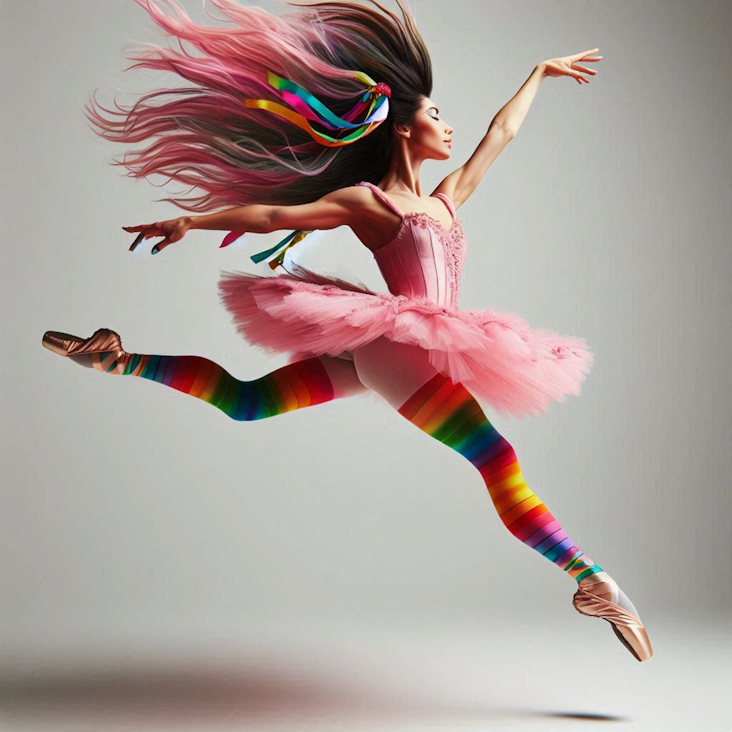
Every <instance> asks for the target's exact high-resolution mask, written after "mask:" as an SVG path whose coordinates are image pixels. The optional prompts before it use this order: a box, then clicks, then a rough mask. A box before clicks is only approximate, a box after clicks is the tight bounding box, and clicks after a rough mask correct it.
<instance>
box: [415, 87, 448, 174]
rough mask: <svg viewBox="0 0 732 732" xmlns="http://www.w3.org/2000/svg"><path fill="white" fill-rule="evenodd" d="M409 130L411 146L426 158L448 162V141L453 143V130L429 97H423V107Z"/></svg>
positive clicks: (418, 111)
mask: <svg viewBox="0 0 732 732" xmlns="http://www.w3.org/2000/svg"><path fill="white" fill-rule="evenodd" d="M407 129H408V130H409V132H410V135H409V138H408V140H409V146H410V147H412V148H413V149H415V150H417V151H419V153H421V155H423V156H424V158H431V159H433V160H447V158H449V157H450V143H449V142H448V140H449V141H452V133H453V129H452V127H450V125H449V124H447V122H445V120H444V118H443V117H442V115H441V114H440V109H439V107H438V106H437V105H436V104H435V103H434V102H433V101H432V100H431V99H430V98H429V97H423V99H422V105H421V107H420V108H419V109H418V110H417V113H416V114H415V115H414V120H413V121H412V123H411V124H410V125H407Z"/></svg>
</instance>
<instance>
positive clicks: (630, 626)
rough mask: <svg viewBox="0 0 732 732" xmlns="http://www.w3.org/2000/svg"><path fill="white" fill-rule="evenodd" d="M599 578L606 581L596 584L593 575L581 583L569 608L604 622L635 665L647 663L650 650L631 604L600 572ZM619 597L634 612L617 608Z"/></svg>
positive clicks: (651, 653) (609, 578)
mask: <svg viewBox="0 0 732 732" xmlns="http://www.w3.org/2000/svg"><path fill="white" fill-rule="evenodd" d="M602 574H603V577H607V579H602V580H598V579H597V578H596V577H595V575H590V576H589V577H585V578H584V579H581V580H580V581H579V583H578V585H579V586H578V588H577V592H575V594H574V597H573V598H572V604H573V605H574V607H575V609H576V610H577V611H578V612H580V613H582V615H589V616H590V617H595V618H602V619H603V620H607V621H608V623H610V625H611V626H612V629H613V631H614V632H615V635H616V636H617V637H618V639H619V640H620V642H621V643H622V644H623V645H624V646H625V647H626V648H627V649H628V650H629V651H630V652H631V653H632V654H633V656H634V657H635V658H636V659H637V660H638V661H647V660H648V659H649V658H650V657H651V656H652V655H653V649H652V648H651V641H650V640H649V639H648V634H647V633H646V629H645V627H644V626H643V623H642V622H641V619H640V617H639V616H638V613H637V611H636V610H635V607H634V606H633V603H631V602H630V600H628V599H627V598H625V597H624V593H623V592H622V591H621V590H620V588H619V587H618V585H617V583H616V582H615V581H614V580H613V579H612V578H611V577H610V576H609V575H607V574H606V573H604V572H603V573H602ZM621 596H622V597H623V598H624V599H625V604H626V605H630V607H631V608H633V610H634V611H635V612H631V611H630V610H629V609H626V608H625V607H623V606H622V605H621V604H618V603H619V600H621Z"/></svg>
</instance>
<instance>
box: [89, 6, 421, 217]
mask: <svg viewBox="0 0 732 732" xmlns="http://www.w3.org/2000/svg"><path fill="white" fill-rule="evenodd" d="M395 1H396V3H397V4H398V6H399V9H400V10H401V12H402V18H399V17H398V16H397V15H396V14H394V13H392V12H390V11H389V10H387V9H386V8H384V7H383V6H382V5H380V4H379V3H378V2H376V0H368V2H369V3H371V4H372V5H374V6H376V8H377V9H374V8H372V7H371V6H365V5H362V4H359V3H357V2H344V1H339V2H336V1H332V2H305V3H296V2H289V1H288V0H280V2H283V3H284V4H286V5H291V6H296V7H298V8H300V10H298V11H295V12H288V13H286V14H283V15H281V16H277V15H273V14H271V13H269V12H266V11H265V10H263V9H262V8H258V7H251V6H244V5H241V4H239V3H238V2H236V0H211V2H212V4H213V5H214V6H216V7H217V8H218V9H219V10H221V12H222V13H223V14H224V16H225V18H223V19H217V18H215V16H212V15H210V14H208V12H207V14H208V15H209V17H211V18H214V19H216V20H223V22H224V23H229V24H230V26H229V27H213V26H205V25H198V24H196V23H194V22H192V21H191V19H190V17H189V16H188V15H187V14H186V12H185V10H184V9H183V8H182V7H180V5H179V4H178V3H177V2H176V0H160V2H161V3H162V4H163V5H164V6H165V7H166V8H169V9H170V10H172V11H173V14H168V13H165V12H163V10H162V9H161V8H159V7H158V6H157V5H156V4H155V2H154V1H153V0H135V2H137V3H138V4H139V5H140V6H142V7H143V8H144V9H145V10H146V11H147V12H148V13H149V15H150V16H151V17H152V19H153V20H154V21H155V23H156V24H157V25H158V26H160V28H162V29H163V30H164V31H165V34H164V35H167V36H169V37H172V38H174V39H176V40H177V41H178V45H179V49H175V48H168V47H160V46H156V45H154V44H143V45H142V47H140V48H139V49H135V53H134V55H128V58H129V59H130V60H131V61H134V62H136V63H134V64H133V65H132V66H130V67H128V68H127V69H124V71H129V70H130V69H134V68H138V67H142V68H148V69H155V70H163V71H172V72H174V73H175V74H177V75H179V76H180V77H182V78H183V79H185V80H186V81H187V82H189V83H190V84H191V85H189V86H185V87H182V88H180V87H179V88H164V89H160V90H157V91H153V92H150V93H147V94H144V95H142V96H140V98H139V99H138V100H137V101H136V102H135V103H134V104H133V106H132V107H131V108H129V109H126V108H125V107H123V106H121V105H119V104H118V103H117V100H116V98H115V101H114V107H115V109H107V108H105V107H103V106H101V105H99V104H98V103H97V101H96V90H95V91H94V92H93V93H92V95H91V98H90V101H89V102H88V103H87V105H86V106H85V114H86V116H87V119H88V120H89V121H90V122H91V123H92V125H93V128H94V129H95V131H96V132H97V133H98V134H99V136H100V137H102V138H104V139H107V140H111V141H115V142H122V143H141V142H147V143H149V144H147V146H146V147H144V149H141V150H135V151H132V152H128V153H125V155H124V156H123V158H122V160H121V161H117V160H115V161H114V162H113V163H112V165H121V166H123V167H124V168H126V169H127V171H128V173H127V175H128V176H131V177H134V178H137V179H139V178H144V177H147V176H150V175H151V174H159V175H163V176H165V177H166V178H168V180H169V181H170V180H175V181H178V182H181V183H183V184H185V185H188V186H190V189H189V191H188V192H191V191H193V190H194V189H195V188H198V189H200V190H202V191H204V193H203V195H200V196H195V197H190V198H182V197H167V198H162V199H158V200H161V201H168V202H171V203H174V204H175V205H177V206H179V207H180V208H183V209H185V210H187V211H195V212H206V211H212V210H217V209H219V208H221V207H230V206H238V205H245V204H251V203H264V204H280V205H293V204H299V203H308V202H310V201H313V200H316V199H317V198H320V197H321V196H323V195H325V194H327V193H329V192H331V191H333V190H336V189H338V188H343V187H345V186H349V185H353V184H354V183H356V182H358V181H360V180H367V181H370V182H373V183H376V182H378V181H379V180H380V179H381V178H382V177H383V175H384V173H385V172H386V170H387V169H388V167H389V164H390V159H391V154H392V149H393V144H394V130H393V125H395V124H400V123H406V124H408V123H410V122H411V121H412V119H413V117H414V114H415V112H416V111H417V109H418V108H419V106H420V104H421V101H422V97H425V96H427V97H428V96H430V95H431V93H432V64H431V60H430V55H429V53H428V50H427V47H426V46H425V43H424V41H423V40H422V37H421V36H420V34H419V31H418V30H417V27H416V24H415V21H414V18H413V16H412V15H411V13H410V11H409V8H408V7H407V5H406V4H405V3H406V2H407V0H395ZM204 3H205V0H204ZM184 43H187V44H189V45H190V46H191V47H193V48H194V49H196V50H197V51H198V52H199V55H192V54H191V53H189V51H188V50H187V49H186V48H185V46H184ZM269 71H271V72H273V73H274V74H277V75H279V76H281V77H283V78H286V79H289V80H291V81H292V82H294V83H296V84H299V85H300V86H302V87H304V88H305V89H306V90H307V91H309V92H310V93H311V94H312V95H313V96H314V97H315V98H316V99H318V100H319V101H320V102H322V103H323V104H324V105H325V106H327V107H328V108H329V109H330V110H332V111H333V112H334V113H335V114H337V115H338V116H340V115H343V114H345V113H346V112H347V111H348V110H349V109H351V108H352V107H353V105H354V100H357V99H358V98H359V97H360V96H361V95H363V93H364V84H363V83H362V82H359V81H358V80H356V79H355V78H354V73H355V72H359V71H360V72H364V73H366V74H368V76H370V77H371V78H372V79H373V80H374V81H375V82H384V83H386V84H388V85H389V87H391V97H390V99H389V111H388V116H387V118H386V119H385V120H384V121H383V122H381V123H380V124H378V125H377V126H376V127H375V128H374V129H373V130H372V131H371V132H370V133H369V134H367V135H364V136H363V137H361V138H360V139H358V140H356V141H355V142H353V143H350V144H345V145H340V146H336V147H327V146H324V145H322V144H321V143H319V142H317V141H316V140H314V139H313V138H312V137H311V136H310V134H309V133H308V132H306V131H304V130H303V129H301V128H300V127H298V126H297V125H295V124H293V123H292V122H290V121H288V120H287V119H285V118H283V117H280V116H278V115H276V114H273V113H271V112H269V111H265V110H262V109H256V108H255V109H253V108H251V107H247V106H245V104H244V101H245V99H248V98H249V99H252V98H254V99H271V100H273V101H275V100H277V101H279V98H278V97H275V96H274V95H273V94H272V87H270V86H269V85H268V72H269ZM104 113H106V114H107V115H109V116H108V117H105V114H104Z"/></svg>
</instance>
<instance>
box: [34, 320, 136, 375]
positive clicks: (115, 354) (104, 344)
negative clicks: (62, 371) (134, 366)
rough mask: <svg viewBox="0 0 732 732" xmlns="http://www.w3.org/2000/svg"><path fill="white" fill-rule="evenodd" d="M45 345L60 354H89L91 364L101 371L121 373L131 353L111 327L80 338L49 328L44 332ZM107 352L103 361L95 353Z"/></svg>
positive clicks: (43, 341)
mask: <svg viewBox="0 0 732 732" xmlns="http://www.w3.org/2000/svg"><path fill="white" fill-rule="evenodd" d="M42 343H43V345H44V346H45V347H46V348H48V349H49V350H50V351H53V352H54V353H57V354H58V355H59V356H89V357H90V360H91V365H92V366H93V367H94V368H96V369H98V370H99V371H107V372H109V371H117V372H119V373H121V372H122V371H124V367H125V365H126V362H127V357H128V356H129V354H128V353H127V352H126V351H125V350H124V348H122V340H121V338H120V337H119V334H118V333H115V332H114V331H113V330H110V329H109V328H99V330H97V331H96V332H95V333H94V334H93V335H91V336H89V338H80V337H79V336H75V335H71V334H70V333H60V332H58V331H55V330H47V331H46V332H45V333H44V334H43V340H42ZM101 353H107V354H109V355H108V356H107V358H105V359H104V361H103V362H102V361H101V360H100V357H99V356H97V357H96V358H94V355H95V354H101Z"/></svg>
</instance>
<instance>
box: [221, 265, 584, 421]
mask: <svg viewBox="0 0 732 732" xmlns="http://www.w3.org/2000/svg"><path fill="white" fill-rule="evenodd" d="M219 296H220V298H221V301H222V303H223V304H224V306H225V307H226V309H227V310H228V312H229V313H230V314H231V316H232V318H233V321H234V323H235V325H236V329H237V331H238V332H239V333H240V334H241V335H242V336H244V338H246V339H247V340H248V341H249V342H250V343H252V344H255V345H257V346H259V347H261V348H262V349H263V350H264V351H265V352H268V353H289V354H297V356H298V357H306V356H320V355H324V354H326V355H330V356H338V355H341V354H343V352H344V351H348V352H352V351H354V350H356V349H358V348H359V347H360V346H363V345H365V344H367V343H370V342H371V341H373V340H374V339H376V338H379V337H381V336H385V337H386V338H390V339H391V340H393V341H399V342H402V343H407V344H411V345H415V346H420V347H421V348H424V349H425V350H426V351H428V353H429V360H430V363H431V364H432V365H433V366H434V368H435V369H436V370H437V371H440V372H441V373H443V374H445V375H446V376H449V377H450V378H451V379H452V380H453V381H454V382H456V383H457V382H461V383H462V384H464V385H465V387H466V388H467V389H468V390H469V391H470V392H471V393H472V394H473V395H474V396H475V397H476V398H478V399H483V400H485V401H486V402H487V403H488V404H489V405H490V406H492V407H493V408H494V409H495V410H496V411H497V412H499V413H500V414H502V415H504V416H508V415H513V416H515V417H525V416H530V415H538V414H540V413H541V412H544V411H546V409H547V408H548V407H549V406H550V404H551V403H552V402H554V401H560V402H563V401H565V399H566V395H579V393H580V384H581V383H582V382H583V381H584V379H585V377H586V375H587V374H588V373H589V371H590V369H591V367H592V362H593V358H594V356H593V354H592V353H591V352H590V351H589V350H588V347H587V344H586V343H585V341H584V339H582V338H576V337H572V336H561V335H559V334H557V333H555V332H554V331H551V330H547V329H532V328H530V327H529V325H528V323H527V322H526V321H525V320H524V319H523V318H521V317H520V316H518V315H516V314H514V313H501V312H498V311H495V310H489V309H481V310H462V309H459V308H455V307H444V306H440V305H438V304H436V303H434V302H432V301H431V300H428V299H427V298H423V297H405V296H404V295H393V294H391V293H388V292H386V293H381V292H372V291H371V290H368V289H365V288H360V287H356V286H353V285H349V284H346V283H342V282H341V284H340V285H335V284H319V283H316V282H309V281H306V280H303V279H300V278H298V277H292V276H287V275H282V276H278V277H262V276H259V275H252V274H245V273H241V272H222V277H221V280H220V281H219Z"/></svg>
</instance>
